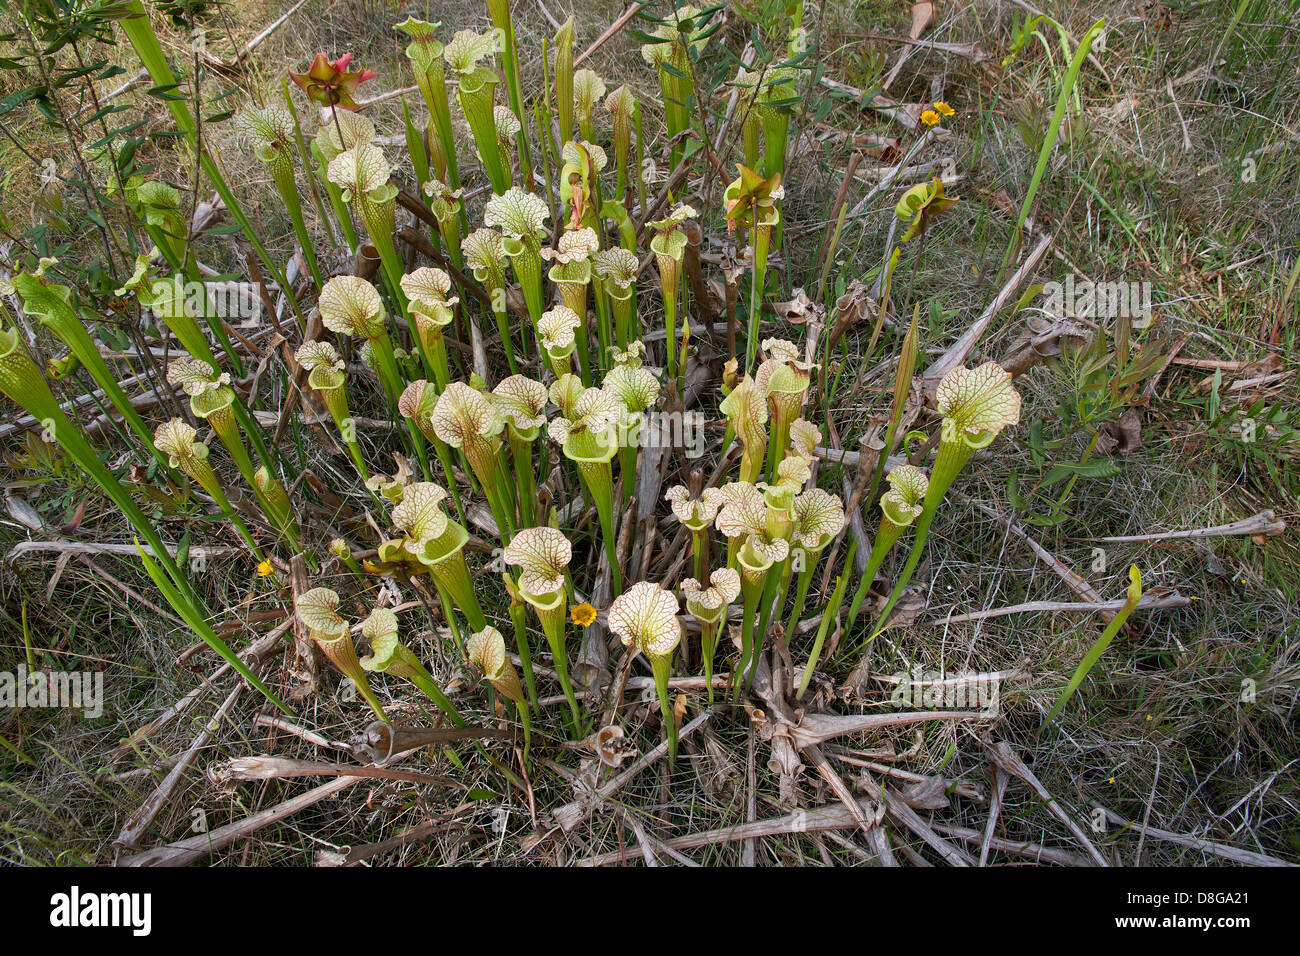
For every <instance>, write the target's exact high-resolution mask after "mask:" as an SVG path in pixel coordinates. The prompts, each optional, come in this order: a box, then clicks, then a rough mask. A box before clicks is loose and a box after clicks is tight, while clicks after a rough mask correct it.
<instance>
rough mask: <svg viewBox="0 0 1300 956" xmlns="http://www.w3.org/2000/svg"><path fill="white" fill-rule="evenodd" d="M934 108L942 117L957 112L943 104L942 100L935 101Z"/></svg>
mask: <svg viewBox="0 0 1300 956" xmlns="http://www.w3.org/2000/svg"><path fill="white" fill-rule="evenodd" d="M934 108H935V109H936V110H937V111H939V112H940V113H942V114H943V115H944V116H953V115H955V114H956V112H957V111H956V110H955V109H953V108H952V107H951V106H949V105H948V104H947V103H945V102H944V101H943V100H935V103H934Z"/></svg>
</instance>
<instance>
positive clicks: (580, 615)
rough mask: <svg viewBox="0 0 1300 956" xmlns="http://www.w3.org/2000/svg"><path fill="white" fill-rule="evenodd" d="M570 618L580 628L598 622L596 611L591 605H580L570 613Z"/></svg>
mask: <svg viewBox="0 0 1300 956" xmlns="http://www.w3.org/2000/svg"><path fill="white" fill-rule="evenodd" d="M569 616H570V617H572V618H573V623H574V624H576V625H578V627H587V626H588V625H590V624H591V622H592V621H594V620H596V609H595V608H594V607H592V606H591V605H590V604H578V605H575V606H574V608H573V610H571V611H570V612H569Z"/></svg>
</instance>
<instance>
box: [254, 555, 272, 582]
mask: <svg viewBox="0 0 1300 956" xmlns="http://www.w3.org/2000/svg"><path fill="white" fill-rule="evenodd" d="M273 570H274V569H273V568H272V567H271V562H270V560H269V559H267V560H263V561H262V563H261V564H259V565H258V566H257V576H258V577H260V578H264V577H267V576H268V575H270V573H271V572H272V571H273Z"/></svg>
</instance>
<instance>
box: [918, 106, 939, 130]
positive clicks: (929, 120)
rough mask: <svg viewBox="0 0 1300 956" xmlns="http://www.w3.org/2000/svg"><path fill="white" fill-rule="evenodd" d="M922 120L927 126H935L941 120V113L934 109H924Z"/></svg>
mask: <svg viewBox="0 0 1300 956" xmlns="http://www.w3.org/2000/svg"><path fill="white" fill-rule="evenodd" d="M921 122H922V123H924V124H925V125H926V126H934V125H935V124H937V123H938V122H939V114H938V113H936V112H935V111H934V110H924V111H922V113H921Z"/></svg>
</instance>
